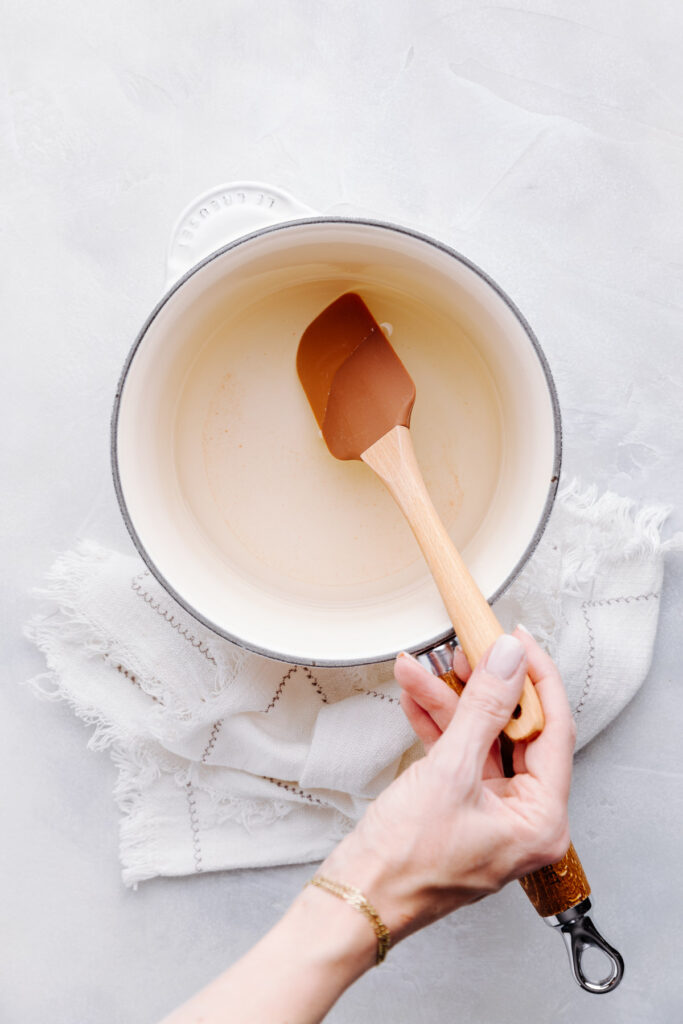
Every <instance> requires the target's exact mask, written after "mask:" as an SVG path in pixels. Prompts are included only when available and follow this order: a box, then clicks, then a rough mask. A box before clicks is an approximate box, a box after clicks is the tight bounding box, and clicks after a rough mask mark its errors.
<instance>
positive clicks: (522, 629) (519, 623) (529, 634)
mask: <svg viewBox="0 0 683 1024" xmlns="http://www.w3.org/2000/svg"><path fill="white" fill-rule="evenodd" d="M517 629H521V631H522V633H526V635H527V636H531V633H530V632H529V630H528V629H527V628H526V626H523V625H522V623H521V622H518V623H517Z"/></svg>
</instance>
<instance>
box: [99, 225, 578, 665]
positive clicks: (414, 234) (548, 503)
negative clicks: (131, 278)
mask: <svg viewBox="0 0 683 1024" xmlns="http://www.w3.org/2000/svg"><path fill="white" fill-rule="evenodd" d="M311 224H352V225H354V224H355V225H360V226H362V227H372V228H381V229H384V230H386V231H393V232H395V233H397V234H401V235H406V236H408V237H410V238H416V239H418V241H420V242H425V243H426V244H428V245H431V246H433V247H434V248H436V249H439V250H440V251H441V252H444V253H446V254H447V255H449V256H452V257H453V258H454V259H456V260H457V261H458V262H459V263H462V264H463V265H464V266H466V267H467V268H468V269H469V270H471V271H472V272H473V273H474V274H476V275H477V276H478V277H479V278H481V280H482V281H484V282H485V283H486V284H487V285H489V287H490V288H492V289H493V291H494V292H495V293H496V294H497V295H498V296H499V297H500V298H501V299H502V300H503V302H504V303H505V305H506V306H507V307H508V309H509V310H510V311H511V312H512V314H513V315H514V316H515V318H516V319H517V320H518V321H519V323H520V324H521V326H522V328H523V329H524V332H525V334H526V336H527V337H528V339H529V341H530V342H531V345H532V347H533V349H534V352H535V353H536V357H537V359H538V361H539V363H540V365H541V369H542V370H543V374H544V377H545V380H546V385H547V388H548V393H549V395H550V401H551V405H552V410H553V425H554V431H555V436H554V455H553V467H552V474H551V479H550V483H549V487H548V493H547V496H546V500H545V504H544V506H543V510H542V512H541V515H540V518H539V520H538V524H537V526H536V529H535V531H534V533H533V536H532V537H531V540H530V541H529V543H528V544H527V546H526V548H525V549H524V551H523V552H522V555H521V556H520V558H519V559H518V561H517V563H516V565H515V566H514V568H513V569H512V571H511V572H510V573H509V574H508V576H507V577H506V578H505V580H504V581H503V582H502V583H501V584H500V586H499V587H498V588H497V589H496V591H495V592H494V593H493V594H492V595H491V596H490V597H489V598H488V601H489V604H493V603H494V602H495V601H497V600H498V598H499V597H501V595H502V594H504V593H505V591H506V590H507V588H508V587H509V586H510V584H511V583H512V582H513V580H515V579H516V578H517V576H518V575H519V573H520V572H521V571H522V569H523V568H524V566H525V565H526V563H527V562H528V561H529V559H530V557H531V555H532V554H533V553H534V551H535V550H536V547H537V546H538V543H539V541H540V539H541V537H542V536H543V533H544V532H545V528H546V526H547V524H548V520H549V518H550V513H551V512H552V509H553V505H554V503H555V496H556V494H557V489H558V486H559V481H560V470H561V466H562V419H561V415H560V405H559V401H558V397H557V390H556V387H555V381H554V379H553V375H552V372H551V369H550V366H549V364H548V360H547V358H546V356H545V353H544V351H543V349H542V348H541V346H540V344H539V342H538V339H537V338H536V335H535V334H534V332H533V330H532V329H531V327H530V325H529V323H528V322H527V320H526V318H525V317H524V315H523V314H522V312H521V311H520V310H519V309H518V307H517V306H516V305H515V303H514V302H513V301H512V299H511V298H510V296H509V295H508V294H507V293H506V292H505V291H504V290H503V289H502V288H501V287H500V285H498V284H497V283H496V282H495V281H494V280H493V279H492V278H491V277H489V275H488V274H487V273H486V272H485V271H483V270H482V269H481V267H478V266H477V264H476V263H473V262H472V261H471V260H470V259H468V258H467V257H466V256H463V255H462V253H459V252H458V251H457V250H456V249H453V248H451V247H450V246H449V245H446V244H445V243H444V242H440V241H438V240H437V239H435V238H432V237H431V236H430V235H426V234H423V233H422V232H420V231H415V230H413V229H412V228H408V227H403V226H402V225H400V224H393V223H391V222H389V221H383V220H374V219H367V218H361V217H303V218H299V219H297V220H288V221H283V222H282V223H280V224H273V225H269V226H268V227H264V228H259V229H258V230H257V231H252V232H250V233H249V234H246V235H241V236H240V237H239V238H236V239H234V240H233V241H232V242H228V243H227V244H226V245H224V246H221V248H220V249H216V250H215V252H212V253H210V254H209V255H208V256H205V257H204V259H202V260H200V261H199V263H196V264H195V265H194V266H193V267H191V268H190V269H189V270H188V271H187V272H186V273H185V274H183V275H182V276H181V277H180V278H178V280H177V281H175V282H174V283H173V285H172V286H171V287H170V288H169V290H168V291H167V292H166V293H165V294H164V295H163V296H162V297H161V299H160V300H159V302H157V304H156V306H155V307H154V309H153V310H152V312H151V313H150V314H149V316H148V317H147V319H146V320H145V322H144V324H143V326H142V328H141V329H140V331H139V332H138V335H137V337H136V338H135V341H134V342H133V344H132V346H131V349H130V351H129V353H128V355H127V357H126V361H125V363H124V365H123V369H122V371H121V375H120V377H119V381H118V385H117V388H116V395H115V398H114V406H113V409H112V414H111V434H110V454H111V469H112V476H113V480H114V490H115V492H116V500H117V502H118V505H119V509H120V511H121V515H122V517H123V521H124V523H125V525H126V529H127V530H128V533H129V535H130V538H131V540H132V541H133V544H134V545H135V548H136V549H137V551H138V554H139V555H140V557H141V558H142V560H143V561H144V563H145V564H146V566H147V568H148V569H149V570H150V572H151V573H152V574H153V576H154V577H155V578H156V579H157V580H158V581H159V583H160V584H161V585H162V587H163V588H164V590H166V592H167V593H168V594H169V595H170V596H171V597H172V598H173V600H174V601H177V603H178V604H179V605H180V607H181V608H183V609H184V610H185V611H186V612H187V613H188V614H189V615H191V616H192V617H193V618H194V619H196V620H197V621H198V622H200V623H201V624H202V625H203V626H205V627H206V628H207V629H209V630H210V631H211V632H212V633H215V634H216V635H217V636H219V637H222V638H223V639H224V640H228V641H230V643H233V644H236V645H237V646H238V647H242V648H244V649H245V650H249V651H252V652H253V653H254V654H260V655H262V656H263V657H265V658H271V659H273V660H275V661H281V662H284V663H286V664H292V665H297V664H298V665H307V666H310V667H316V666H319V667H321V668H351V667H354V666H357V665H374V664H380V663H382V662H386V661H391V660H392V659H393V658H394V657H395V655H396V654H398V651H395V652H386V653H383V654H381V655H380V656H379V657H372V658H362V659H361V660H354V659H341V660H335V659H327V658H325V659H314V658H306V657H305V656H299V657H294V656H292V655H288V654H283V653H282V652H280V651H274V650H271V649H270V648H266V647H261V646H259V645H258V644H254V643H251V642H247V641H245V640H244V639H243V638H242V637H239V636H236V635H235V634H233V633H229V632H228V631H227V630H225V629H223V628H222V627H220V626H218V625H217V624H216V623H215V622H212V621H211V620H210V619H208V618H206V617H205V616H204V615H202V614H201V612H199V611H198V610H197V609H196V608H194V607H193V606H192V605H191V604H189V602H188V601H186V600H185V598H184V597H183V596H182V595H181V594H179V593H178V592H177V591H176V590H175V589H174V587H173V586H172V585H171V583H169V581H168V580H167V579H166V577H165V576H164V574H163V573H162V572H161V571H160V570H159V569H158V567H157V566H156V565H155V564H154V562H153V561H152V559H151V558H150V556H149V554H148V552H147V550H146V548H145V546H144V544H143V543H142V541H141V539H140V537H139V536H138V534H137V531H136V529H135V527H134V525H133V522H132V519H131V517H130V515H129V512H128V508H127V505H126V501H125V498H124V495H123V488H122V486H121V478H120V474H119V465H118V453H117V434H118V423H119V411H120V407H121V396H122V394H123V389H124V386H125V383H126V378H127V376H128V371H129V369H130V367H131V364H132V362H133V359H134V358H135V354H136V352H137V350H138V348H139V347H140V345H141V344H142V341H143V339H144V337H145V335H146V334H147V331H148V330H149V328H150V327H151V325H152V323H153V322H154V320H155V319H156V317H157V316H158V314H159V312H160V311H161V310H162V309H163V307H164V306H165V305H166V304H167V302H169V300H170V299H171V298H172V296H173V295H175V293H176V292H177V291H179V289H180V288H181V287H182V286H183V285H184V284H185V282H186V281H188V280H189V279H190V278H191V277H193V276H194V275H195V274H196V273H198V272H199V271H200V270H201V269H202V268H203V267H205V266H207V265H208V264H209V263H212V262H213V261H214V260H216V259H218V258H219V257H220V256H222V255H223V254H224V253H226V252H229V251H230V250H231V249H235V248H237V247H238V246H240V245H244V244H245V243H246V242H250V241H252V240H253V239H254V238H259V237H261V236H263V235H267V234H271V233H274V232H276V231H283V230H285V229H288V228H293V227H299V226H302V225H311ZM454 636H455V633H454V631H453V630H452V629H450V630H446V631H445V632H444V633H440V634H439V635H438V636H435V637H433V638H432V639H430V640H427V641H425V642H424V643H423V644H420V645H419V646H417V647H413V648H411V652H412V653H413V654H421V653H423V652H425V651H430V650H432V649H433V648H435V647H438V646H439V645H440V644H443V643H445V642H446V641H448V640H452V639H453V637H454Z"/></svg>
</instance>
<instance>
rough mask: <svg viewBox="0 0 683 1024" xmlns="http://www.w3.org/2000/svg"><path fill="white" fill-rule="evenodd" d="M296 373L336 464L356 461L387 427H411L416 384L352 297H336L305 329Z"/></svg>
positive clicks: (367, 312) (362, 305) (359, 301)
mask: <svg viewBox="0 0 683 1024" xmlns="http://www.w3.org/2000/svg"><path fill="white" fill-rule="evenodd" d="M296 368H297V371H298V374H299V379H300V381H301V383H302V385H303V388H304V391H305V392H306V396H307V398H308V401H309V402H310V403H311V408H312V409H313V414H314V416H315V418H316V420H317V421H318V426H319V427H320V429H321V431H322V434H323V438H324V439H325V443H326V445H327V447H328V448H329V449H330V452H331V453H332V455H334V456H335V457H336V458H337V459H359V458H360V457H361V454H362V453H363V452H364V451H365V450H366V449H367V448H369V447H370V446H371V445H373V444H374V443H375V441H378V440H379V439H380V437H383V436H384V434H386V433H387V432H388V431H389V430H391V428H392V427H396V426H404V427H407V426H408V425H409V424H410V414H411V412H412V409H413V403H414V402H415V385H414V384H413V381H412V379H411V377H410V374H409V373H408V371H407V370H406V368H405V366H404V365H403V363H402V362H401V360H400V359H399V358H398V356H397V355H396V353H395V352H394V350H393V348H392V347H391V345H390V344H389V342H388V341H387V339H386V337H385V335H384V333H383V331H382V329H381V327H380V326H379V324H378V323H377V321H376V320H375V318H374V317H373V315H372V313H371V312H370V310H369V309H368V307H367V306H366V305H365V303H364V302H363V300H362V299H361V297H360V295H356V293H355V292H347V293H346V294H345V295H342V296H340V298H338V299H336V300H335V301H334V302H333V303H331V305H329V306H328V307H327V308H326V309H324V310H323V311H322V313H321V314H320V315H319V316H317V317H316V318H315V320H314V321H313V322H312V323H311V324H310V325H309V326H308V327H307V328H306V330H305V331H304V333H303V335H302V337H301V341H300V342H299V350H298V352H297V357H296Z"/></svg>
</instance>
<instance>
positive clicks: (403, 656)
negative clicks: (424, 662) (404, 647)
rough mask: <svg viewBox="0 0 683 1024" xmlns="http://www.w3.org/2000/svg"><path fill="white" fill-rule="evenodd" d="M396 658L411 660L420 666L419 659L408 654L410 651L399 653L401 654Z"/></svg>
mask: <svg viewBox="0 0 683 1024" xmlns="http://www.w3.org/2000/svg"><path fill="white" fill-rule="evenodd" d="M396 657H397V658H409V659H410V660H411V661H414V662H415V663H416V664H419V662H418V660H417V658H415V657H413V655H412V654H408V651H399V653H398V654H397V655H396Z"/></svg>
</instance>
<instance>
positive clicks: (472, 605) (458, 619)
mask: <svg viewBox="0 0 683 1024" xmlns="http://www.w3.org/2000/svg"><path fill="white" fill-rule="evenodd" d="M361 458H362V460H363V462H365V463H367V464H368V466H370V468H371V469H373V470H374V471H375V473H377V475H378V476H379V477H381V479H382V480H383V481H384V483H385V484H386V486H387V487H388V489H389V490H390V491H391V494H392V496H393V498H394V500H395V501H396V503H397V504H398V505H399V507H400V508H401V511H402V512H403V514H404V516H405V517H406V519H407V520H408V523H409V525H410V528H411V529H412V531H413V533H414V534H415V538H416V540H417V542H418V544H419V545H420V548H421V549H422V554H423V555H424V557H425V560H426V562H427V564H428V566H429V569H430V571H431V573H432V576H433V577H434V581H435V583H436V585H437V587H438V588H439V593H440V594H441V597H442V599H443V603H444V604H445V606H446V611H447V612H448V616H449V618H450V620H451V622H452V623H453V627H454V629H455V631H456V633H457V635H458V640H459V641H460V643H461V645H462V648H463V650H464V652H465V654H466V655H467V658H468V660H469V663H470V665H476V664H477V662H478V661H479V660H480V659H481V657H482V655H483V654H484V653H485V652H486V651H487V650H488V648H489V647H490V646H491V644H493V643H495V641H496V640H497V639H498V637H499V636H500V635H501V633H502V632H503V628H502V626H501V625H500V623H499V622H498V620H497V618H496V616H495V615H494V613H493V609H492V608H491V606H490V605H489V603H488V601H487V600H486V598H485V597H484V595H483V594H482V593H481V591H480V590H479V587H478V586H477V584H476V583H475V581H474V579H473V578H472V575H471V573H470V572H469V570H468V568H467V566H466V565H465V563H464V561H463V559H462V556H461V555H460V552H459V551H458V550H457V548H456V547H455V545H454V543H453V541H452V540H451V538H450V537H449V535H448V533H447V532H446V528H445V527H444V525H443V523H442V522H441V519H440V518H439V515H438V513H437V511H436V509H435V508H434V505H433V504H432V500H431V498H430V497H429V493H428V492H427V488H426V487H425V483H424V480H423V479H422V474H421V473H420V468H419V466H418V464H417V459H416V458H415V452H414V450H413V444H412V441H411V438H410V431H409V430H408V428H407V427H401V426H399V427H394V428H393V430H390V431H389V432H388V433H387V434H385V435H384V436H383V437H381V438H380V439H379V441H376V442H375V444H373V445H371V447H370V448H368V449H367V450H366V451H364V452H363V454H362V456H361ZM517 712H518V714H517V715H516V717H514V718H511V719H510V721H509V722H508V724H507V726H506V727H505V733H506V735H507V736H509V737H510V739H513V740H523V739H531V738H532V737H533V736H536V735H537V734H538V733H539V732H540V731H541V729H542V728H543V710H542V708H541V704H540V701H539V699H538V697H537V695H536V691H535V690H534V687H533V685H532V684H531V682H530V680H529V679H528V678H527V679H525V681H524V690H523V693H522V697H521V699H520V703H519V708H518V709H517Z"/></svg>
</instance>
